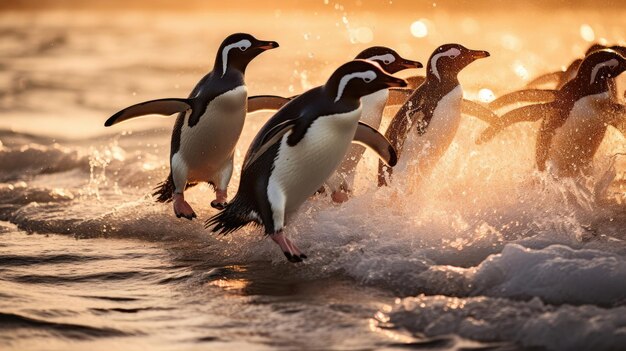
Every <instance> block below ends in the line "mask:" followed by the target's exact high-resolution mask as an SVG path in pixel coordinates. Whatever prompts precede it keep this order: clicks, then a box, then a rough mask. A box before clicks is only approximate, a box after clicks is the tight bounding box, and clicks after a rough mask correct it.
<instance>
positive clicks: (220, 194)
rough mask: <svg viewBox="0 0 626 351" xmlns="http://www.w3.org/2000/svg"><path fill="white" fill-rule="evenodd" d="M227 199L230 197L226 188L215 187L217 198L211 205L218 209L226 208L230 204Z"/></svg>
mask: <svg viewBox="0 0 626 351" xmlns="http://www.w3.org/2000/svg"><path fill="white" fill-rule="evenodd" d="M226 199H228V193H227V192H226V190H220V189H215V200H213V201H211V207H213V208H216V209H218V210H223V209H225V208H226V205H227V204H228V201H226Z"/></svg>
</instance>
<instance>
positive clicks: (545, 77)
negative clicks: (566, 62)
mask: <svg viewBox="0 0 626 351" xmlns="http://www.w3.org/2000/svg"><path fill="white" fill-rule="evenodd" d="M563 74H565V72H564V71H558V72H550V73H546V74H542V75H540V76H539V77H537V78H535V79H533V80H531V81H530V82H528V84H526V86H527V87H528V88H532V87H538V86H540V85H545V84H552V83H554V84H558V83H559V82H560V81H561V77H562V76H563Z"/></svg>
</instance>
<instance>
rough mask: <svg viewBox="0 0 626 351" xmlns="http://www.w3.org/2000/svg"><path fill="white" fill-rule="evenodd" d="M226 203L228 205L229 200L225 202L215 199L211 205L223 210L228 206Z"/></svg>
mask: <svg viewBox="0 0 626 351" xmlns="http://www.w3.org/2000/svg"><path fill="white" fill-rule="evenodd" d="M226 205H228V202H226V201H224V202H219V201H217V200H213V201H211V207H213V208H215V209H218V210H223V209H225V208H226Z"/></svg>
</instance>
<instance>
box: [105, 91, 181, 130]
mask: <svg viewBox="0 0 626 351" xmlns="http://www.w3.org/2000/svg"><path fill="white" fill-rule="evenodd" d="M191 108H193V99H176V98H171V99H158V100H150V101H145V102H141V103H138V104H136V105H132V106H130V107H127V108H125V109H123V110H121V111H119V112H118V113H116V114H114V115H113V116H111V117H110V118H109V119H107V120H106V122H104V126H105V127H110V126H112V125H114V124H118V123H120V122H123V121H126V120H129V119H132V118H135V117H140V116H145V115H164V116H169V115H173V114H175V113H177V112H184V111H187V110H189V109H191Z"/></svg>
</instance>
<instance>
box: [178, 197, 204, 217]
mask: <svg viewBox="0 0 626 351" xmlns="http://www.w3.org/2000/svg"><path fill="white" fill-rule="evenodd" d="M173 202H174V213H175V214H176V217H177V218H181V217H183V218H187V219H188V220H192V219H194V218H196V217H198V216H197V215H196V212H194V210H193V208H191V206H190V205H189V203H187V201H185V197H184V196H183V194H174V199H173Z"/></svg>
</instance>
